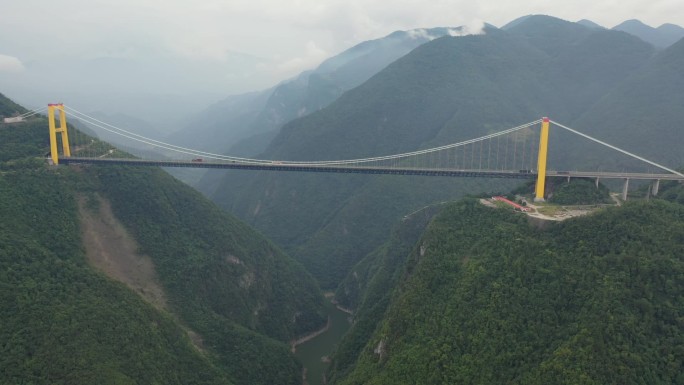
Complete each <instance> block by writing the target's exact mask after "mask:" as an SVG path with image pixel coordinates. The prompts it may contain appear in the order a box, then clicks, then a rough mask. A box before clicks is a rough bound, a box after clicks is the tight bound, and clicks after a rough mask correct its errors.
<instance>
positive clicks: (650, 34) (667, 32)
mask: <svg viewBox="0 0 684 385" xmlns="http://www.w3.org/2000/svg"><path fill="white" fill-rule="evenodd" d="M613 29H614V30H616V31H623V32H627V33H629V34H632V35H634V36H637V37H638V38H640V39H641V40H643V41H646V42H649V43H651V44H653V45H654V46H656V47H658V48H666V47H669V46H671V45H672V44H674V43H675V42H677V41H678V40H680V39H682V38H684V28H682V27H680V26H678V25H674V24H663V25H661V26H660V27H658V28H653V27H651V26H648V25H646V24H644V23H642V22H641V21H639V20H627V21H625V22H623V23H621V24H619V25H616V26H615V27H613Z"/></svg>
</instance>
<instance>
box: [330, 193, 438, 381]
mask: <svg viewBox="0 0 684 385" xmlns="http://www.w3.org/2000/svg"><path fill="white" fill-rule="evenodd" d="M443 207H444V205H442V204H439V205H434V206H430V207H426V208H424V209H421V210H419V211H417V212H415V213H412V214H410V215H408V216H406V217H404V218H403V219H402V221H401V222H400V223H399V224H398V225H397V226H396V227H395V229H394V230H393V231H392V235H391V237H390V239H389V240H388V241H387V242H386V243H385V244H384V245H382V246H381V247H379V248H378V249H376V250H375V251H373V252H372V253H370V254H369V255H367V256H366V257H364V259H362V260H361V261H360V262H359V263H358V264H357V265H356V266H354V268H353V269H352V271H351V272H350V273H349V275H348V276H347V277H346V278H345V280H344V281H343V282H342V283H341V284H340V287H339V288H338V290H337V292H336V293H335V299H336V300H337V302H338V303H339V304H340V305H342V306H344V307H345V308H348V309H354V324H353V325H352V328H351V329H350V330H349V332H348V333H347V334H346V335H345V337H344V338H343V339H342V341H341V342H340V344H339V345H338V347H337V350H336V352H335V356H334V359H333V364H332V366H331V374H332V377H331V378H332V380H333V381H334V380H335V379H336V378H337V377H343V376H344V375H345V374H346V372H347V371H348V370H349V369H350V368H351V367H352V366H353V364H354V363H355V362H356V360H357V358H358V356H359V355H360V354H361V351H362V349H363V347H364V346H365V345H366V343H367V341H368V340H369V339H370V338H371V336H372V334H373V332H374V331H375V329H376V327H377V325H378V323H379V322H380V320H381V319H382V317H383V315H384V313H385V311H386V310H387V307H388V306H389V303H390V298H391V297H392V293H393V291H394V288H395V287H396V286H397V285H398V283H399V282H401V279H402V276H403V273H404V268H405V264H406V260H407V258H408V256H409V255H410V253H411V251H412V250H413V247H414V246H415V244H416V242H417V241H418V239H420V237H421V235H422V234H423V232H424V231H425V228H426V227H427V225H428V223H429V222H430V220H431V219H432V217H433V216H434V215H435V213H437V212H439V211H440V210H441V209H442V208H443Z"/></svg>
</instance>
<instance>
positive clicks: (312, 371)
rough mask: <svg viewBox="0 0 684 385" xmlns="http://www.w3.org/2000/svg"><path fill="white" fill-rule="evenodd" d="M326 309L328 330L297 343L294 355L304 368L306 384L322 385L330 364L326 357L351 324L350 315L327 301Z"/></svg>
mask: <svg viewBox="0 0 684 385" xmlns="http://www.w3.org/2000/svg"><path fill="white" fill-rule="evenodd" d="M326 309H327V311H328V317H330V318H329V319H330V325H329V327H328V330H326V331H325V332H323V333H321V334H320V335H318V336H316V337H314V338H312V339H310V340H308V341H306V342H304V343H302V344H300V345H297V348H296V352H295V355H296V356H297V358H299V360H300V361H302V364H303V365H304V368H306V379H307V383H308V385H323V374H324V373H325V371H326V369H327V368H328V366H329V365H330V364H329V362H328V357H330V355H331V354H332V352H333V350H334V349H335V346H336V345H337V344H338V343H339V342H340V340H341V339H342V336H344V333H346V332H347V330H349V327H350V326H351V322H350V317H351V316H350V315H349V314H348V313H345V312H343V311H342V310H340V309H338V308H337V307H336V306H335V305H333V304H332V303H330V302H327V304H326Z"/></svg>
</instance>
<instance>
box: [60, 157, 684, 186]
mask: <svg viewBox="0 0 684 385" xmlns="http://www.w3.org/2000/svg"><path fill="white" fill-rule="evenodd" d="M59 162H60V163H62V164H99V165H124V166H158V167H187V168H210V169H234V170H266V171H296V172H327V173H350V174H389V175H424V176H451V177H472V178H514V179H532V178H536V176H537V173H536V171H533V170H532V171H528V170H515V171H507V170H464V169H448V168H439V169H430V168H402V167H372V166H353V165H352V166H349V165H346V166H339V165H316V164H296V163H285V162H272V163H242V162H224V163H219V162H206V161H202V162H196V161H194V162H193V161H176V160H168V161H159V160H143V159H116V158H109V159H107V158H79V157H60V158H59ZM546 175H547V176H551V177H569V178H600V179H643V180H655V179H660V180H678V181H684V177H681V176H679V175H675V174H645V173H644V174H642V173H616V172H598V171H597V172H592V171H588V172H587V171H547V172H546Z"/></svg>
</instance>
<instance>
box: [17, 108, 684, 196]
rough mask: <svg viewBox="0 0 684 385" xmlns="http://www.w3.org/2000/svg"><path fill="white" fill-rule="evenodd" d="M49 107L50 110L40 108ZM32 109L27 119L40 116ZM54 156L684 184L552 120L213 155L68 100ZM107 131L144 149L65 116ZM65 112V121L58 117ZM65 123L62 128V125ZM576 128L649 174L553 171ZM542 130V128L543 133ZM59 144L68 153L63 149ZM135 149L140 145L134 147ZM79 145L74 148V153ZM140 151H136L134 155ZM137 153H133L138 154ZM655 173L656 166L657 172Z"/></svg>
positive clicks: (55, 131)
mask: <svg viewBox="0 0 684 385" xmlns="http://www.w3.org/2000/svg"><path fill="white" fill-rule="evenodd" d="M41 110H45V108H43V109H41ZM38 112H40V111H31V112H28V113H26V114H25V115H26V116H30V115H31V114H35V113H38ZM47 112H48V125H49V132H50V157H49V159H50V161H51V163H53V164H55V165H57V164H99V165H130V166H156V167H192V168H208V169H240V170H271V171H298V172H330V173H360V174H393V175H425V176H452V177H481V178H517V179H532V178H536V180H537V182H536V188H535V200H537V201H543V200H544V196H545V181H546V177H564V178H568V179H570V178H593V179H595V180H596V184H597V186H598V181H599V180H601V179H620V180H623V181H624V187H623V199H626V198H627V190H628V188H629V181H630V180H647V181H652V186H651V190H650V191H651V194H653V195H657V193H658V186H659V183H660V181H661V180H676V181H679V182H684V174H682V173H680V172H678V171H675V170H673V169H671V168H669V167H667V166H664V165H661V164H658V163H655V162H653V161H650V160H648V159H645V158H643V157H641V156H639V155H636V154H633V153H631V152H629V151H626V150H623V149H621V148H618V147H616V146H613V145H611V144H608V143H606V142H603V141H601V140H599V139H596V138H593V137H591V136H589V135H586V134H584V133H581V132H579V131H577V130H575V129H572V128H570V127H567V126H564V125H562V124H560V123H557V122H555V121H552V120H550V119H548V118H542V119H538V120H535V121H532V122H529V123H526V124H523V125H519V126H515V127H512V128H508V129H504V130H501V131H497V132H494V133H490V134H487V135H484V136H481V137H478V138H475V139H470V140H465V141H460V142H457V143H452V144H448V145H443V146H437V147H433V148H428V149H421V150H416V151H411V152H405V153H399V154H391V155H384V156H376V157H368V158H357V159H344V160H321V161H287V160H267V159H251V158H243V157H234V156H227V155H222V154H215V153H210V152H205V151H200V150H196V149H191V148H186V147H182V146H178V145H173V144H169V143H165V142H162V141H159V140H155V139H151V138H148V137H145V136H142V135H139V134H136V133H134V132H132V131H129V130H125V129H122V128H120V127H116V126H114V125H111V124H108V123H105V122H103V121H101V120H98V119H96V118H94V117H92V116H89V115H87V114H85V113H82V112H80V111H78V110H76V109H74V108H71V107H67V106H65V105H64V104H61V103H58V104H48V106H47ZM67 112H69V114H70V116H72V117H75V118H77V119H78V120H80V121H82V122H85V123H87V124H88V125H89V126H90V127H93V128H97V129H99V130H102V131H101V132H103V133H106V134H108V135H115V136H118V137H120V138H125V139H126V140H128V141H130V142H131V143H137V145H138V147H137V148H138V149H139V148H140V146H143V147H146V148H147V151H146V154H141V151H139V150H131V151H122V150H120V149H118V148H114V147H112V146H110V145H107V144H106V143H104V142H101V141H95V140H94V139H93V138H92V137H89V136H86V135H85V134H83V133H80V131H79V130H77V131H76V136H75V137H74V138H71V140H72V142H71V143H70V138H69V135H68V131H67V124H66V113H67ZM57 113H58V114H59V119H57V118H56V114H57ZM57 120H58V121H59V126H58V125H57ZM551 124H553V125H554V126H555V127H557V128H560V129H562V130H565V131H567V132H571V133H572V134H574V135H578V136H580V137H583V138H584V139H587V140H589V141H591V142H593V143H595V144H598V145H600V146H603V147H605V148H609V149H611V150H613V151H616V152H617V153H620V154H622V156H625V157H627V158H628V159H632V160H636V161H638V162H639V163H641V164H645V165H648V166H649V170H650V171H648V172H624V171H615V172H609V171H600V170H597V171H562V170H550V169H549V170H547V158H548V147H549V127H550V125H551ZM537 128H539V130H537ZM60 143H61V148H62V153H61V154H60V153H59V147H60ZM131 148H134V147H133V146H132V147H131ZM72 150H73V151H72ZM136 152H137V153H136ZM133 153H136V154H135V156H133V155H132V154H133ZM653 170H655V171H653Z"/></svg>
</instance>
